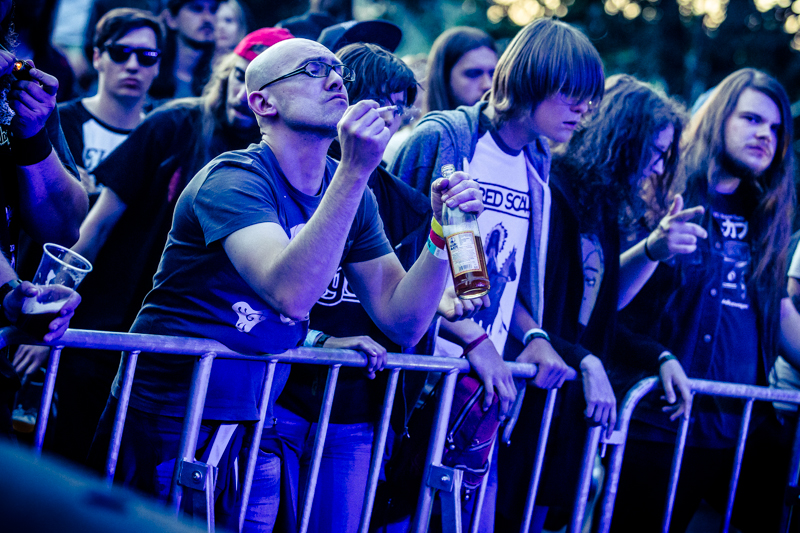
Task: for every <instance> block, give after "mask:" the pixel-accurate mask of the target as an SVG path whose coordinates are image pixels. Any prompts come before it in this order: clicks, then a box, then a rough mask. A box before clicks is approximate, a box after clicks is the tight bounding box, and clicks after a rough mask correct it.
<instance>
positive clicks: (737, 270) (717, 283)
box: [612, 69, 795, 531]
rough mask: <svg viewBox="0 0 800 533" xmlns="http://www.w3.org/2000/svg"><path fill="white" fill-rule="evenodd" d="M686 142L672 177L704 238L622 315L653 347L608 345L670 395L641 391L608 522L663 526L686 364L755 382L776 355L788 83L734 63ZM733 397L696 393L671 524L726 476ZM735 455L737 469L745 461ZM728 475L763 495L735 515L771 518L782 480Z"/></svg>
mask: <svg viewBox="0 0 800 533" xmlns="http://www.w3.org/2000/svg"><path fill="white" fill-rule="evenodd" d="M683 143H684V151H683V154H682V156H681V159H680V163H679V165H678V171H677V177H676V185H675V187H674V189H675V190H678V191H684V192H683V195H684V197H685V198H686V204H687V205H690V206H703V207H704V211H705V212H704V215H703V217H702V220H701V221H700V225H701V226H702V227H703V228H704V229H705V230H706V231H707V232H708V236H709V237H708V239H705V240H701V241H698V244H697V250H696V251H695V252H694V253H691V254H688V255H681V256H677V257H675V258H673V259H672V260H671V261H669V262H663V261H662V262H660V263H659V264H658V267H657V268H656V270H655V273H654V274H653V276H652V278H651V279H650V281H648V283H647V284H646V285H645V286H644V288H643V289H642V291H641V292H640V293H639V294H638V295H637V297H636V298H635V299H634V300H633V302H632V303H631V305H630V306H629V308H628V309H626V311H625V312H624V313H623V316H624V319H625V321H626V323H627V324H629V325H630V326H631V327H632V328H634V329H635V330H636V331H639V332H641V333H644V334H647V335H649V336H651V338H652V339H654V340H656V341H658V343H659V344H660V345H661V350H660V351H659V352H658V353H659V354H660V355H658V356H657V357H656V356H654V355H653V352H647V353H645V352H643V351H631V352H629V353H628V354H625V355H622V354H619V357H625V360H624V361H622V360H619V361H616V362H615V365H619V366H622V365H628V366H631V365H633V366H636V367H638V368H641V369H646V370H648V371H653V370H658V373H659V375H660V377H661V382H662V385H663V387H664V391H665V396H666V400H667V402H668V403H669V404H670V405H671V407H663V405H659V404H658V402H656V401H646V402H644V403H643V405H641V406H640V407H639V408H638V409H637V411H636V413H635V418H634V420H633V421H632V422H631V426H630V430H629V437H628V444H627V448H626V454H625V461H624V463H623V466H622V474H621V478H620V486H619V492H618V495H617V504H616V513H615V515H614V521H613V523H612V527H613V528H614V530H616V531H630V530H631V528H635V529H636V530H638V531H651V530H657V529H660V523H661V512H660V511H661V506H662V504H663V502H664V501H665V495H666V487H667V479H668V477H669V468H670V463H671V457H672V453H673V443H674V440H675V431H676V426H675V424H674V423H672V421H673V420H675V419H676V418H678V417H679V416H680V415H681V414H683V411H684V409H685V406H686V402H687V401H689V400H690V397H691V393H690V388H689V385H688V381H687V376H689V377H692V378H702V379H710V380H715V381H723V382H733V383H743V384H750V385H756V384H758V385H765V384H766V376H767V375H768V373H769V370H770V368H771V367H772V365H773V363H774V361H775V358H776V355H777V352H776V350H777V346H778V327H779V323H780V322H779V316H780V314H779V313H780V301H781V297H782V296H783V293H784V291H785V287H786V254H787V249H788V243H789V238H790V233H791V222H792V216H793V212H794V202H795V190H794V182H793V155H792V115H791V110H790V105H789V99H788V97H787V95H786V91H785V90H784V89H783V87H782V86H781V85H780V84H779V83H778V82H777V81H776V80H775V79H774V78H772V77H771V76H768V75H767V74H764V73H763V72H759V71H757V70H754V69H742V70H739V71H736V72H734V73H733V74H731V75H729V76H728V77H727V78H725V79H724V80H723V81H722V83H720V85H719V86H718V87H717V88H716V89H715V90H714V92H713V93H712V95H711V96H710V97H709V99H708V100H707V101H706V102H705V103H704V104H703V106H701V108H700V109H699V110H698V112H697V113H696V114H695V116H694V117H693V119H692V121H691V122H690V124H689V127H688V128H687V131H686V133H685V135H684V139H683ZM741 409H742V407H741V404H740V403H739V402H737V401H734V400H724V399H720V398H712V397H708V396H700V397H699V398H697V399H695V400H694V401H693V409H692V418H693V421H692V424H691V426H690V432H689V435H688V440H687V448H686V452H685V455H684V460H683V468H682V471H681V478H680V483H679V486H678V492H677V499H676V501H675V507H674V510H673V515H672V527H671V531H683V530H685V529H686V527H687V526H688V524H689V522H690V520H691V518H692V516H693V515H694V512H695V511H696V510H697V508H698V506H699V504H700V502H701V501H702V500H703V499H707V500H708V501H709V503H711V504H712V505H713V504H714V503H717V502H720V500H719V499H715V497H718V496H719V495H720V494H724V493H725V489H726V488H727V483H728V477H729V475H730V471H731V465H732V464H733V455H734V449H735V447H736V442H737V438H738V431H739V424H740V419H739V418H740V415H741V412H742V411H741ZM764 414H765V415H766V418H765V417H762V416H759V412H758V411H756V413H755V414H754V422H753V424H752V427H754V428H755V427H758V426H759V422H763V421H765V420H766V421H769V419H770V418H772V413H764ZM762 427H765V426H762ZM752 441H753V439H751V440H750V441H748V450H750V449H751V448H752V446H751V442H752ZM750 464H752V463H750ZM744 465H745V470H746V469H747V466H748V461H747V460H745V462H744ZM762 474H763V472H762ZM742 475H743V476H746V475H747V473H746V472H743V473H742ZM784 475H785V470H784ZM739 486H740V489H745V488H746V487H748V486H750V487H754V486H757V490H758V494H748V495H743V494H742V490H740V494H739V498H737V502H738V503H740V504H741V503H747V504H748V506H749V505H751V504H754V503H755V502H756V500H757V499H761V498H763V501H764V502H770V503H765V504H763V505H761V504H756V505H755V506H754V507H753V509H758V510H757V511H756V512H755V513H747V512H745V511H744V509H739V512H738V513H737V512H736V511H735V512H734V525H736V526H737V527H739V528H740V529H743V530H757V531H773V530H776V529H777V519H779V514H780V512H779V508H770V507H768V505H771V504H775V505H776V506H778V507H779V506H780V503H781V491H780V490H778V491H771V490H770V489H771V488H776V487H775V485H774V484H773V485H770V484H769V483H756V484H753V483H746V482H744V481H742V482H741V483H740V484H739ZM777 488H778V489H780V486H778V487H777ZM720 490H722V492H721V493H720V492H719V491H720ZM750 492H754V491H750ZM770 495H771V496H774V497H773V498H772V499H771V500H768V498H769V496H770ZM723 500H724V498H723ZM633 510H635V512H633ZM643 517H647V518H648V519H649V522H647V523H645V522H642V520H641V519H642V518H643ZM737 519H738V520H737Z"/></svg>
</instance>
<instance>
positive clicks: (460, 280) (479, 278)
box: [447, 235, 489, 300]
mask: <svg viewBox="0 0 800 533" xmlns="http://www.w3.org/2000/svg"><path fill="white" fill-rule="evenodd" d="M475 247H476V250H477V251H478V254H477V255H478V261H479V263H480V269H479V270H468V271H465V272H462V273H460V274H458V275H454V276H453V285H454V287H455V290H456V294H457V295H458V297H459V298H464V299H467V300H468V299H471V298H479V297H481V296H483V295H484V294H486V293H487V292H489V276H488V274H487V272H486V260H485V258H484V254H483V243H482V242H481V238H480V236H478V235H476V236H475ZM447 255H448V257H449V258H450V268H451V270H452V271H453V272H455V271H456V269H455V267H454V266H453V256H452V252H451V251H450V247H449V246H448V247H447Z"/></svg>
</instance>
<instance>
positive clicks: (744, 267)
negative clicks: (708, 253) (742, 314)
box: [713, 211, 750, 310]
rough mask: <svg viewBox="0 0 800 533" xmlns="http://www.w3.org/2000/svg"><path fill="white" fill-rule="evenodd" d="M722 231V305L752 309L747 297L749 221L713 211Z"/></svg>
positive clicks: (738, 216)
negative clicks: (747, 238)
mask: <svg viewBox="0 0 800 533" xmlns="http://www.w3.org/2000/svg"><path fill="white" fill-rule="evenodd" d="M713 216H714V219H715V220H716V221H717V223H718V224H719V227H720V230H721V232H722V254H723V268H724V270H723V279H722V305H724V306H728V307H734V308H736V309H741V310H747V309H750V304H749V302H748V298H747V275H748V268H749V265H750V246H749V244H748V243H747V241H746V240H745V238H746V237H747V230H748V223H747V220H745V218H744V217H742V216H740V215H731V214H726V213H719V212H717V211H714V212H713Z"/></svg>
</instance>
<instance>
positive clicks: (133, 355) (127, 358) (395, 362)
mask: <svg viewBox="0 0 800 533" xmlns="http://www.w3.org/2000/svg"><path fill="white" fill-rule="evenodd" d="M14 343H25V344H38V345H45V346H51V347H56V348H58V349H59V350H60V348H62V347H81V348H86V349H106V350H119V351H122V352H124V353H123V368H124V370H123V373H122V380H121V381H122V383H121V391H120V398H119V399H118V400H119V401H118V405H117V413H116V417H115V422H114V429H113V431H112V439H111V445H110V447H109V451H108V456H107V461H106V477H107V482H108V483H109V484H111V483H112V482H113V478H114V475H115V471H116V465H117V461H118V457H119V448H120V443H121V438H122V432H123V428H124V423H125V419H126V415H127V408H128V405H129V400H130V392H131V387H132V383H133V376H134V373H135V369H136V362H137V360H138V355H139V354H140V353H141V352H143V351H145V352H151V353H159V354H167V355H185V356H199V357H200V360H199V361H197V362H196V363H195V371H196V372H199V373H200V374H201V375H202V374H204V377H202V376H201V377H200V378H199V381H198V375H197V374H196V375H195V376H193V381H192V385H191V390H190V400H189V409H188V410H187V414H186V419H185V421H184V428H183V431H182V436H181V440H182V442H181V453H182V457H183V460H186V461H194V450H195V449H196V445H197V438H198V437H197V435H198V433H199V429H200V423H201V420H202V411H203V403H204V400H205V394H206V389H207V385H208V377H209V375H210V370H211V364H212V362H213V359H214V358H223V359H236V360H251V361H261V362H271V363H272V364H275V363H276V362H282V363H288V364H291V363H311V364H318V365H333V366H335V367H337V369H338V367H341V366H348V367H364V366H366V363H367V357H366V355H364V354H363V353H360V352H356V351H352V350H333V349H330V350H325V349H319V348H315V349H310V348H297V349H294V350H290V351H288V352H285V353H283V354H280V355H242V354H239V353H236V352H233V351H232V350H230V349H228V348H226V347H225V346H223V345H222V344H220V343H218V342H216V341H211V340H208V339H197V338H185V337H172V336H165V335H143V334H132V333H118V332H103V331H91V330H68V331H67V332H65V334H64V336H62V337H61V338H60V339H58V341H55V342H53V343H44V342H41V341H37V340H36V339H32V338H31V337H29V336H28V335H26V334H24V333H22V332H19V331H18V330H16V329H15V328H13V327H11V328H3V329H1V330H0V345H8V344H14ZM53 361H55V364H52V365H51V367H52V368H53V370H55V371H54V372H51V373H50V376H51V379H52V384H54V383H55V379H56V375H57V363H58V357H56V358H54V359H51V362H53ZM270 366H272V365H270ZM508 366H509V368H510V370H511V371H512V374H513V375H514V376H515V377H518V378H526V379H530V378H532V377H534V376H535V375H536V365H532V364H524V363H508ZM199 368H203V370H202V371H199V370H198V369H199ZM385 368H386V369H387V370H398V369H407V370H411V371H426V372H445V373H446V374H447V377H446V379H445V390H444V391H443V397H442V399H441V400H440V406H439V407H440V410H439V411H438V412H437V415H436V416H437V417H438V419H437V420H436V425H437V428H438V429H437V433H436V434H435V435H434V439H433V441H432V442H430V443H429V450H428V451H429V459H431V458H433V459H435V463H440V462H441V455H442V451H443V446H444V439H445V433H446V430H447V423H448V421H449V411H450V408H451V406H452V394H453V391H454V389H455V384H456V377H457V375H458V374H459V373H461V372H468V371H469V370H470V368H471V367H470V365H469V363H468V362H467V361H465V360H460V359H452V358H446V357H432V356H416V355H405V354H400V355H398V354H389V356H388V357H387V364H386V366H385ZM337 371H338V370H337ZM332 397H333V394H332V393H331V400H332ZM198 400H199V402H198ZM443 406H446V412H442V411H441V407H443ZM389 409H391V406H390V407H389ZM327 416H328V417H329V413H328V415H327ZM40 420H41V423H40V425H41V429H40V430H38V431H41V432H42V434H43V432H44V431H46V424H47V415H45V416H42V417H40ZM328 420H329V418H326V419H325V422H324V425H325V427H326V429H327V423H328ZM262 424H263V420H262ZM387 424H388V421H387ZM387 430H388V427H387ZM381 439H382V440H383V441H385V437H381ZM436 441H441V442H439V445H438V450H434V445H435V442H436ZM323 444H324V435H323V436H322V441H321V443H320V448H321V446H322V445H323ZM190 448H191V451H188V450H189V449H190ZM381 452H382V450H381ZM431 452H432V455H431ZM256 453H257V452H256ZM181 463H182V460H181V458H178V459H177V461H176V470H175V472H174V473H173V484H172V487H171V494H170V501H171V502H172V504H173V505H174V507H175V509H176V510H177V509H179V508H180V500H181V499H182V492H183V491H182V488H181V486H180V485H179V484H178V482H177V481H178V478H177V476H178V468H179V467H180V464H181ZM431 464H434V463H431V462H430V461H429V462H428V463H427V465H426V468H429V467H430V465H431ZM248 466H249V465H248ZM317 469H318V465H317ZM317 474H318V471H317V472H314V479H313V481H312V482H311V483H309V487H310V488H311V489H312V491H313V489H314V487H315V485H316V475H317ZM426 475H427V472H426ZM248 481H251V480H246V481H245V485H246V487H245V490H247V489H249V488H250V487H249V485H250V483H248ZM423 484H427V479H425V480H424V481H423ZM425 491H427V492H428V494H427V496H426V495H425V494H421V495H420V503H423V504H424V506H423V512H422V513H419V516H418V519H417V523H418V526H417V527H420V526H422V528H423V529H427V523H428V522H429V519H430V506H431V505H430V504H431V503H432V496H433V492H434V490H433V489H430V490H428V489H427V488H426V489H425ZM306 496H307V498H309V505H308V506H307V507H308V508H309V509H310V507H311V503H312V502H313V494H308V493H307V495H306ZM366 498H367V499H370V495H369V494H367V495H366ZM426 500H427V501H426ZM372 505H373V502H370V503H369V507H370V508H371V507H372ZM242 509H246V507H244V506H243V507H242ZM304 512H305V511H304ZM369 512H370V513H371V509H369ZM301 526H302V524H301Z"/></svg>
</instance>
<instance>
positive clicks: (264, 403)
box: [239, 361, 278, 532]
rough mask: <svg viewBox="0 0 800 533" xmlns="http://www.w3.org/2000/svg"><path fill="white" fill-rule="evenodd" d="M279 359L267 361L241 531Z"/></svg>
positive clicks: (247, 479) (246, 471)
mask: <svg viewBox="0 0 800 533" xmlns="http://www.w3.org/2000/svg"><path fill="white" fill-rule="evenodd" d="M277 364H278V362H277V361H270V362H269V363H267V376H266V378H265V379H264V386H263V387H262V388H261V399H260V402H259V404H258V422H256V425H255V427H254V428H253V430H252V438H251V439H250V442H249V445H250V453H249V454H248V457H247V468H246V470H245V475H244V485H243V486H242V503H241V505H240V506H239V531H240V532H241V531H242V529H243V528H244V520H245V518H246V517H247V504H248V503H249V501H250V490H251V489H252V485H253V476H254V475H255V471H256V463H257V462H258V451H259V447H260V445H261V434H262V433H263V432H264V418H265V417H266V416H267V407H268V406H269V395H270V393H271V392H272V382H273V381H274V379H275V368H276V366H277Z"/></svg>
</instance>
